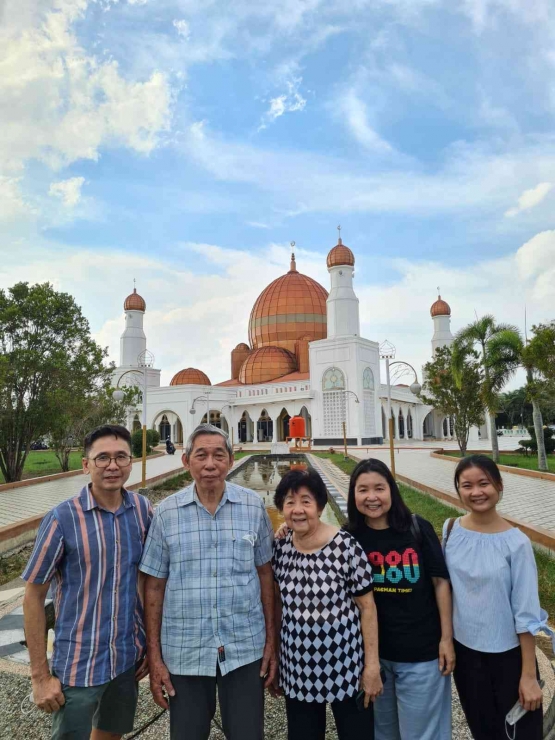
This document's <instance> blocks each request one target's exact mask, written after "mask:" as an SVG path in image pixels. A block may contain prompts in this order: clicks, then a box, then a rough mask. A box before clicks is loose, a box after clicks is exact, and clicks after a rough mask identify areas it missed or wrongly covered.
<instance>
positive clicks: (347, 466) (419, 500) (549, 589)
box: [313, 452, 555, 621]
mask: <svg viewBox="0 0 555 740" xmlns="http://www.w3.org/2000/svg"><path fill="white" fill-rule="evenodd" d="M313 454H315V455H316V456H317V457H325V458H327V459H328V460H331V461H332V462H333V463H335V464H336V465H337V466H338V467H339V468H341V470H342V471H343V472H344V473H347V474H348V475H350V474H351V472H352V471H353V470H354V468H355V465H356V463H355V462H354V461H353V460H350V459H349V460H344V459H343V455H342V454H337V453H336V454H333V455H330V453H329V452H316V453H313ZM514 457H516V458H520V457H521V456H520V455H515V456H514ZM502 458H504V455H503V456H502ZM524 459H525V460H526V459H528V460H530V458H524ZM536 462H537V461H536ZM551 463H553V460H552V461H551ZM554 472H555V471H554ZM399 490H400V491H401V495H402V497H403V499H404V500H405V502H406V504H407V506H408V507H409V509H410V510H411V511H412V512H413V513H415V514H419V515H420V516H421V517H423V518H424V519H427V520H428V521H429V522H430V523H431V524H432V525H433V527H434V529H435V531H436V533H437V535H438V537H440V538H441V531H442V528H443V522H444V521H445V520H446V519H449V518H450V517H458V516H461V514H460V512H458V511H457V510H456V509H453V508H452V507H451V506H449V505H448V504H444V503H442V502H441V501H438V500H437V499H435V498H433V497H432V496H428V495H427V494H425V493H420V492H419V491H416V490H415V489H414V488H410V487H409V486H406V485H404V484H403V483H400V484H399ZM534 555H535V556H536V565H537V567H538V585H539V592H540V602H541V605H542V607H543V608H544V609H545V610H546V611H547V612H548V614H549V616H550V618H551V621H555V559H554V558H553V557H551V556H550V555H548V554H547V553H544V552H542V551H539V550H534Z"/></svg>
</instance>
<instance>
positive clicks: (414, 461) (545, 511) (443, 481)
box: [350, 448, 555, 530]
mask: <svg viewBox="0 0 555 740" xmlns="http://www.w3.org/2000/svg"><path fill="white" fill-rule="evenodd" d="M350 452H351V453H352V455H353V457H357V458H359V459H363V458H366V457H375V458H378V459H379V460H383V461H384V462H385V463H387V464H388V465H389V450H384V449H379V450H378V449H375V448H373V449H371V450H369V452H368V453H366V451H364V450H356V449H353V450H350ZM455 467H456V463H454V462H451V461H450V460H439V459H437V458H434V457H430V452H429V451H428V450H403V449H401V450H396V451H395V468H396V470H397V472H398V473H399V474H400V475H404V476H406V477H407V478H411V479H412V480H414V481H416V482H418V483H422V484H424V485H427V486H431V487H432V488H438V489H439V490H441V491H444V492H445V493H448V494H450V495H451V496H454V495H456V494H455V487H454V485H453V475H454V472H455ZM502 475H503V481H504V484H505V490H504V494H503V500H502V502H501V504H500V506H499V510H500V511H501V513H503V514H507V515H508V516H513V517H514V518H515V519H520V520H521V521H523V522H528V523H529V524H533V525H535V526H538V527H543V528H544V529H549V530H555V482H554V481H549V480H541V479H540V478H528V477H526V476H522V475H515V474H514V473H508V472H503V474H502Z"/></svg>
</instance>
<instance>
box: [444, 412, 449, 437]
mask: <svg viewBox="0 0 555 740" xmlns="http://www.w3.org/2000/svg"><path fill="white" fill-rule="evenodd" d="M443 436H444V437H448V436H449V418H448V417H447V416H446V417H445V419H444V420H443Z"/></svg>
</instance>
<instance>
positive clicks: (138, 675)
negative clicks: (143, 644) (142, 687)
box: [135, 655, 148, 682]
mask: <svg viewBox="0 0 555 740" xmlns="http://www.w3.org/2000/svg"><path fill="white" fill-rule="evenodd" d="M145 676H148V655H145V657H144V658H143V659H142V661H141V664H140V666H139V667H138V668H137V670H136V671H135V681H137V682H139V681H140V680H141V679H143V678H144V677H145Z"/></svg>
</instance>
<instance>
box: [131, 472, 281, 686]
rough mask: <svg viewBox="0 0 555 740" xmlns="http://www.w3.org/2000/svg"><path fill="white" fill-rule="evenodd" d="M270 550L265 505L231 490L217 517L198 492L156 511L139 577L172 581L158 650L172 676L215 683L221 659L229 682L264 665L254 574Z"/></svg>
mask: <svg viewBox="0 0 555 740" xmlns="http://www.w3.org/2000/svg"><path fill="white" fill-rule="evenodd" d="M272 542H273V530H272V525H271V523H270V519H269V518H268V514H267V513H266V509H265V508H264V503H263V502H262V499H261V498H260V497H259V496H258V495H257V494H256V493H255V492H254V491H251V490H249V489H247V488H242V487H241V486H237V485H235V484H234V483H229V482H227V483H226V487H225V491H224V495H223V497H222V500H221V501H220V504H219V505H218V508H217V509H216V512H215V513H214V515H212V514H210V513H209V512H208V510H207V509H205V507H204V506H203V505H202V504H201V503H200V501H199V499H198V496H197V493H196V489H195V486H194V484H193V485H190V486H188V487H187V488H184V489H183V490H182V491H179V492H178V493H175V494H174V495H173V496H169V497H168V498H167V499H165V500H164V501H163V502H162V503H161V504H160V506H159V507H158V508H157V509H156V512H155V514H154V519H153V522H152V526H151V528H150V531H149V534H148V538H147V541H146V545H145V549H144V553H143V558H142V561H141V565H140V569H141V570H142V571H143V572H144V573H147V574H148V575H151V576H155V577H156V578H166V579H167V583H166V592H165V596H164V608H163V614H162V630H161V647H162V656H163V659H164V662H165V664H166V666H167V668H168V670H169V671H170V673H173V674H176V675H181V676H215V675H216V664H217V661H218V656H219V665H220V670H221V673H222V674H223V675H225V674H226V673H229V672H230V671H232V670H234V669H235V668H239V667H241V666H243V665H247V664H248V663H252V662H254V661H255V660H259V659H260V658H261V657H262V653H263V650H264V643H265V640H266V627H265V622H264V613H263V611H262V602H261V599H260V581H259V578H258V572H257V570H256V568H257V567H259V566H261V565H264V564H265V563H268V562H269V561H270V560H271V557H272ZM221 647H223V648H224V652H223V653H222V652H221V651H220V653H219V652H218V649H219V648H221ZM223 656H225V660H222V657H223Z"/></svg>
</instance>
